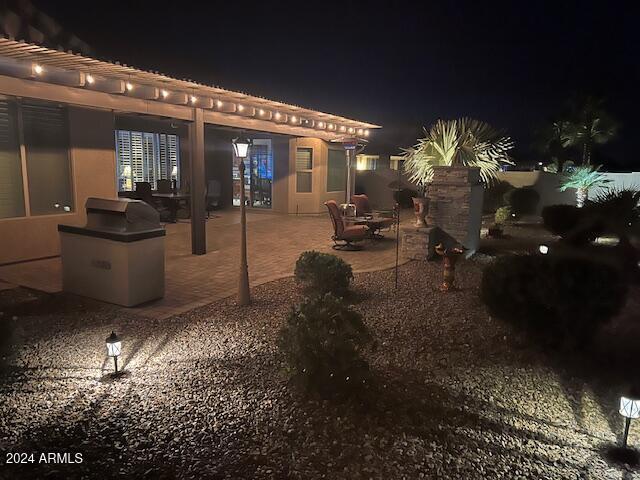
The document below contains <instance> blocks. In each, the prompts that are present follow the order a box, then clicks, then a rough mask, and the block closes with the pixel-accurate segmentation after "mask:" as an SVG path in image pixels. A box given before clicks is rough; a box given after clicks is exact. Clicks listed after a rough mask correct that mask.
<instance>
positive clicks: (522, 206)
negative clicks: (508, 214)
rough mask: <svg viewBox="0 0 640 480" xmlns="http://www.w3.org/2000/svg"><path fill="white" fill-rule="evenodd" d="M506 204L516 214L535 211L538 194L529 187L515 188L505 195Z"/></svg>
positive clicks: (529, 213) (533, 212)
mask: <svg viewBox="0 0 640 480" xmlns="http://www.w3.org/2000/svg"><path fill="white" fill-rule="evenodd" d="M505 201H506V203H507V205H509V206H510V207H511V211H512V212H513V213H515V214H516V215H517V216H520V215H533V214H535V213H536V211H537V208H538V203H539V202H540V194H539V193H538V192H536V191H535V190H534V189H533V188H531V187H520V188H515V189H513V190H511V191H510V192H508V193H507V194H506V195H505Z"/></svg>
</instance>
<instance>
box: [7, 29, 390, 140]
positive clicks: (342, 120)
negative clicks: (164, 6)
mask: <svg viewBox="0 0 640 480" xmlns="http://www.w3.org/2000/svg"><path fill="white" fill-rule="evenodd" d="M0 75H5V76H10V77H18V78H24V79H28V80H33V81H36V82H40V81H41V82H46V83H53V84H59V85H65V86H68V87H75V88H79V89H86V90H93V91H102V92H107V93H109V94H117V95H122V96H132V97H136V98H144V99H146V100H153V101H157V102H160V103H166V104H174V105H185V106H194V107H201V108H203V109H205V110H210V111H215V112H221V113H224V114H228V115H231V116H239V117H251V118H252V119H255V120H260V121H267V122H274V123H276V124H280V125H281V126H290V127H296V128H297V129H304V130H306V129H311V130H315V131H318V132H321V133H322V134H323V136H325V137H326V136H327V135H328V134H331V133H333V132H335V134H336V135H353V136H359V137H367V136H368V135H369V129H376V128H381V127H380V126H378V125H374V124H372V123H367V122H363V121H359V120H354V119H350V118H346V117H342V116H339V115H333V114H330V113H325V112H320V111H316V110H311V109H307V108H303V107H300V106H297V105H291V104H288V103H284V102H278V101H273V100H269V99H266V98H262V97H257V96H252V95H249V94H246V93H242V92H234V91H231V90H226V89H224V88H220V87H217V86H211V85H204V84H202V83H198V82H195V81H193V80H189V79H177V78H173V77H171V76H168V75H165V74H162V73H160V72H154V71H144V70H140V69H137V68H134V67H131V66H129V65H124V64H120V63H118V62H107V61H102V60H98V59H95V58H91V57H88V56H84V55H81V54H77V53H73V52H71V51H68V52H65V51H61V50H54V49H50V48H47V47H44V46H41V45H36V44H31V43H27V42H24V41H16V40H13V39H10V38H0Z"/></svg>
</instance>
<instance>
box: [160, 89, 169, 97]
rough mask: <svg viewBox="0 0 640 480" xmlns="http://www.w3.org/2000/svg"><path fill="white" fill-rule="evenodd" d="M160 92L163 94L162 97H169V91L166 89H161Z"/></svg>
mask: <svg viewBox="0 0 640 480" xmlns="http://www.w3.org/2000/svg"><path fill="white" fill-rule="evenodd" d="M160 93H161V94H162V98H167V97H168V96H169V92H167V91H166V90H164V89H163V90H161V91H160Z"/></svg>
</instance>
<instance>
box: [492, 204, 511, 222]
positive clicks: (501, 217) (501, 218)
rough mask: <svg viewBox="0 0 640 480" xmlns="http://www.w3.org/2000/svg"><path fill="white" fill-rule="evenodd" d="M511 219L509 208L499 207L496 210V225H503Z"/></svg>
mask: <svg viewBox="0 0 640 480" xmlns="http://www.w3.org/2000/svg"><path fill="white" fill-rule="evenodd" d="M510 219H511V207H508V206H505V207H500V208H499V209H498V210H496V214H495V216H494V221H495V224H496V225H504V224H505V223H507V222H508V221H509V220H510Z"/></svg>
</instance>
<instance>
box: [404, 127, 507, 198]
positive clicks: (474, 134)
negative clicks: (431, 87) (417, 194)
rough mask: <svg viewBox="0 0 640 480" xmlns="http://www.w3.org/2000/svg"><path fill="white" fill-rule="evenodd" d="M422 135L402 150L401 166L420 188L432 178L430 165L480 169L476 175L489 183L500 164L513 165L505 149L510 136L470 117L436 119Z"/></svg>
mask: <svg viewBox="0 0 640 480" xmlns="http://www.w3.org/2000/svg"><path fill="white" fill-rule="evenodd" d="M424 132H425V137H424V138H421V139H418V143H417V144H416V145H415V146H414V147H412V148H408V149H403V157H404V160H405V162H404V168H405V171H406V172H407V173H408V174H409V178H410V180H411V181H413V182H415V183H417V184H418V185H420V186H422V187H424V186H426V185H427V184H428V183H429V182H431V180H432V179H433V167H437V166H455V165H463V166H466V167H478V168H480V177H481V178H482V181H483V182H484V183H485V184H486V185H488V184H491V183H492V182H493V181H494V180H495V178H496V176H497V174H498V172H499V171H500V166H501V165H503V164H509V165H513V162H512V161H511V159H510V158H509V155H508V152H509V150H511V149H512V148H513V142H512V141H511V139H510V138H509V137H507V136H505V135H503V134H502V133H501V132H499V131H497V130H495V129H494V128H493V127H491V126H490V125H489V124H487V123H485V122H481V121H479V120H474V119H471V118H466V117H465V118H461V119H459V120H447V121H444V120H438V121H437V122H436V123H435V125H433V126H432V127H431V129H429V131H427V130H426V129H425V131H424Z"/></svg>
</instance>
